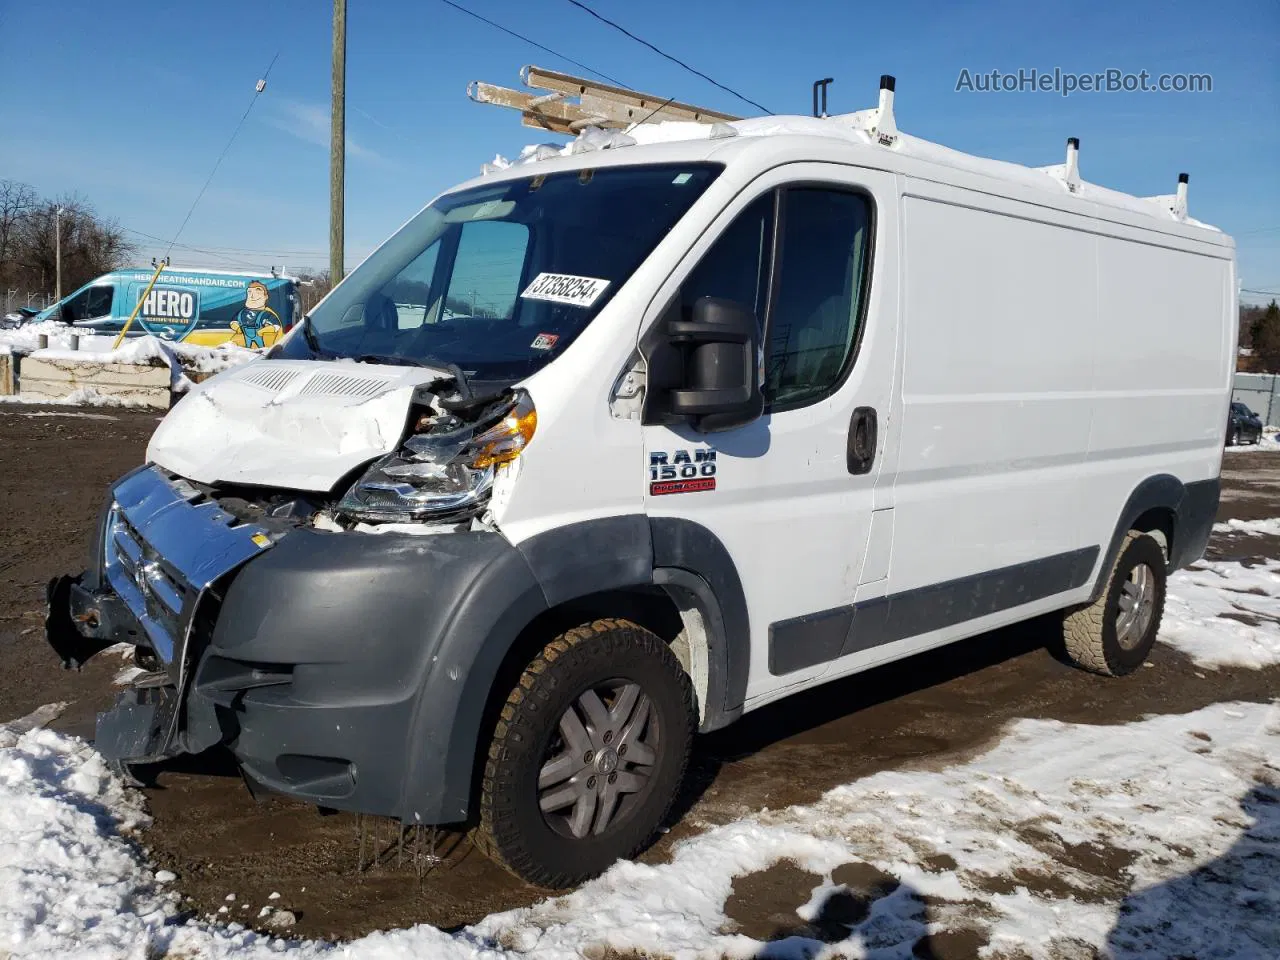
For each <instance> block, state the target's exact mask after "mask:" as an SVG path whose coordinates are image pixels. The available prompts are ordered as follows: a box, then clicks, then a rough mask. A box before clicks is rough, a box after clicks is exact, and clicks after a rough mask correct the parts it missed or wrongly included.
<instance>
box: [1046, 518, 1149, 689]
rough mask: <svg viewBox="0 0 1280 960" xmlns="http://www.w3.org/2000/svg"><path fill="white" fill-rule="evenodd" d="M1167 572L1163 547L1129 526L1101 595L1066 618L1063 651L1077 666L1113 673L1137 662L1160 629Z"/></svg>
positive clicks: (1128, 668)
mask: <svg viewBox="0 0 1280 960" xmlns="http://www.w3.org/2000/svg"><path fill="white" fill-rule="evenodd" d="M1165 570H1166V563H1165V558H1164V551H1163V550H1162V549H1161V548H1160V544H1158V543H1157V542H1156V541H1155V538H1154V537H1151V536H1150V535H1148V534H1145V533H1141V532H1139V531H1137V530H1130V531H1129V533H1128V534H1126V535H1125V539H1124V543H1122V544H1121V545H1120V553H1119V555H1118V556H1117V557H1116V562H1115V565H1114V566H1113V567H1112V568H1111V575H1110V577H1108V578H1107V585H1106V588H1105V589H1104V590H1103V591H1102V595H1101V596H1100V597H1098V599H1097V600H1096V601H1094V602H1093V603H1091V604H1090V605H1089V606H1087V607H1081V608H1080V609H1078V610H1075V611H1073V612H1071V613H1070V614H1068V615H1067V617H1066V619H1065V620H1064V622H1063V630H1062V636H1063V642H1064V644H1065V646H1066V650H1067V655H1068V656H1069V657H1070V658H1071V659H1072V660H1073V661H1074V662H1075V663H1076V664H1077V665H1078V666H1081V667H1083V668H1084V669H1086V670H1090V671H1092V672H1094V673H1101V674H1104V675H1106V676H1111V677H1119V676H1123V675H1124V674H1126V673H1129V672H1130V671H1132V670H1135V669H1137V668H1138V667H1139V666H1141V664H1142V662H1143V661H1144V660H1146V659H1147V655H1148V654H1149V653H1150V652H1151V648H1152V646H1154V645H1155V642H1156V633H1157V632H1158V631H1159V630H1160V618H1161V616H1162V615H1163V614H1164V593H1165Z"/></svg>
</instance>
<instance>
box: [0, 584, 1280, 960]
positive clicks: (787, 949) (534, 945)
mask: <svg viewBox="0 0 1280 960" xmlns="http://www.w3.org/2000/svg"><path fill="white" fill-rule="evenodd" d="M1277 594H1280V564H1277V563H1274V562H1273V563H1268V564H1266V565H1264V566H1255V567H1251V568H1246V567H1243V566H1242V565H1240V564H1235V563H1225V562H1224V563H1217V562H1210V563H1202V564H1199V565H1198V566H1197V568H1195V569H1193V570H1191V571H1185V572H1183V573H1179V574H1178V575H1177V576H1176V577H1175V578H1173V580H1172V581H1171V583H1170V587H1169V599H1168V607H1167V612H1166V617H1165V626H1164V628H1163V630H1162V637H1163V639H1164V640H1165V642H1168V643H1170V644H1172V645H1173V646H1175V647H1177V648H1178V649H1181V650H1184V651H1186V652H1187V653H1189V654H1190V655H1191V656H1193V657H1195V658H1196V659H1197V660H1199V661H1200V662H1202V663H1205V664H1207V665H1217V664H1228V663H1239V664H1247V665H1252V666H1260V665H1262V664H1264V663H1276V662H1280V630H1277V627H1276V620H1275V616H1276V614H1277V612H1280V610H1278V609H1277V604H1280V601H1278V600H1277V599H1276V596H1277ZM1224 614H1229V615H1233V616H1236V617H1244V618H1246V619H1249V620H1252V621H1256V622H1245V620H1241V619H1230V618H1229V617H1227V618H1224ZM59 709H60V705H51V706H50V707H48V708H43V712H39V711H38V712H37V713H36V714H33V715H32V716H30V717H27V718H24V719H23V720H21V721H17V722H16V723H10V724H7V725H0V956H5V954H6V951H7V952H8V953H10V954H12V955H13V956H14V957H27V956H49V957H53V956H59V957H61V956H77V957H119V956H126V957H138V958H140V960H141V958H144V957H151V956H164V955H166V954H167V955H170V956H181V957H184V958H188V957H190V958H197V957H212V958H255V960H256V958H260V957H261V958H265V957H270V956H277V955H279V954H280V953H283V952H288V953H289V954H290V955H293V956H303V957H307V956H316V955H320V954H326V955H329V956H343V957H354V958H374V960H393V958H409V957H422V956H430V957H439V958H445V960H450V958H457V960H462V958H468V960H470V958H479V957H485V958H493V960H498V958H516V957H536V958H539V960H543V958H546V960H559V958H567V957H579V956H590V957H597V958H598V957H600V956H602V955H604V954H605V953H606V952H607V950H609V949H613V950H617V951H624V952H625V951H634V952H637V953H645V954H651V955H660V956H672V957H676V958H694V957H699V958H702V957H706V958H711V957H720V956H726V957H733V958H747V957H755V956H767V957H779V958H791V957H796V958H799V957H815V956H818V957H822V958H825V957H834V956H842V957H865V956H876V957H886V958H887V957H891V956H892V957H903V958H905V957H907V956H909V955H910V954H911V952H912V949H913V946H915V947H918V946H919V943H920V941H921V939H922V938H924V937H934V938H937V937H943V936H946V935H948V934H952V935H959V934H961V933H963V932H965V931H974V932H976V934H977V935H978V936H979V938H980V939H981V940H986V941H988V942H989V943H990V948H991V951H992V955H996V956H1004V957H1011V956H1019V957H1031V958H1036V960H1040V958H1044V960H1050V958H1054V960H1058V958H1063V957H1068V956H1077V955H1091V954H1089V953H1088V951H1089V950H1092V949H1096V950H1101V951H1104V952H1105V953H1107V954H1109V955H1114V956H1123V957H1125V958H1127V960H1167V958H1169V957H1173V956H1179V955H1184V956H1196V957H1200V958H1209V957H1219V958H1232V960H1245V958H1255V957H1259V958H1260V957H1275V956H1280V882H1278V880H1280V706H1278V705H1277V704H1274V703H1273V704H1252V703H1233V704H1215V705H1213V706H1210V707H1207V708H1205V709H1203V710H1199V711H1197V712H1195V713H1191V714H1187V715H1171V716H1160V717H1153V718H1149V719H1146V720H1142V721H1139V722H1136V723H1131V724H1127V725H1120V726H1091V725H1081V724H1066V723H1060V722H1057V721H1050V720H1020V721H1017V722H1015V723H1013V724H1011V725H1010V726H1009V727H1008V728H1006V730H1005V732H1004V734H1003V736H1002V738H1001V739H1000V741H999V742H998V743H996V744H995V745H994V746H993V747H992V748H991V749H990V750H989V751H988V752H986V753H985V754H983V755H981V756H978V757H976V758H973V759H970V760H967V761H964V762H957V763H955V764H953V765H951V766H948V767H944V768H942V769H936V770H928V769H916V770H896V771H886V772H881V773H878V774H875V775H873V776H870V777H866V778H864V779H862V780H858V781H855V782H853V783H850V784H847V785H845V786H842V787H838V788H836V789H835V790H832V791H830V792H829V793H827V794H826V795H825V796H824V797H823V798H822V799H821V800H819V801H818V802H817V803H816V804H812V805H809V806H796V807H791V808H787V809H784V810H778V811H770V810H764V811H761V812H760V813H758V814H756V815H754V816H750V817H746V818H744V819H741V820H738V821H735V822H733V823H730V824H727V825H723V826H717V827H711V828H708V829H706V830H705V831H704V832H702V833H701V834H699V835H697V836H694V837H691V838H690V839H688V840H685V841H683V842H681V843H679V844H677V845H676V846H675V847H674V848H673V849H672V855H671V860H670V862H668V863H663V864H655V865H647V864H639V863H619V864H617V865H616V866H615V867H614V868H613V869H611V870H610V871H609V872H608V873H606V874H605V875H604V876H603V877H601V878H599V879H598V880H595V881H592V882H590V883H587V884H585V885H584V886H582V887H581V888H580V889H578V890H576V891H574V892H572V893H570V894H568V895H566V896H563V897H557V898H553V899H548V900H546V901H543V902H541V903H538V904H535V905H534V906H532V907H528V908H524V909H519V910H512V911H508V912H505V913H500V914H494V915H491V916H489V917H487V918H485V919H484V920H483V921H481V922H480V923H478V924H476V925H475V926H473V927H469V928H466V929H464V930H462V931H459V932H457V933H452V934H447V933H444V932H442V931H440V930H437V929H435V928H433V927H429V926H425V925H423V926H417V927H413V928H410V929H407V930H398V931H389V932H382V933H376V934H373V935H371V936H368V937H365V938H363V939H361V940H357V941H354V942H352V943H350V944H346V945H344V946H342V947H337V948H335V947H332V946H330V945H328V944H324V943H320V942H299V941H284V940H279V939H274V938H270V937H266V936H263V935H259V934H256V933H253V932H252V931H248V930H246V929H244V928H243V927H242V926H240V925H237V924H228V925H220V924H216V923H210V922H203V921H195V920H187V919H183V918H181V917H180V916H179V910H178V903H177V899H176V894H174V893H172V892H170V889H171V882H172V879H173V878H171V877H168V876H165V877H163V878H161V877H160V876H159V875H157V874H154V873H153V872H152V869H151V867H150V866H149V865H148V863H147V862H146V859H145V857H144V856H143V854H142V853H141V851H140V848H139V845H138V842H137V834H138V831H139V830H140V829H142V828H143V827H145V825H146V816H145V813H144V811H143V809H142V803H141V799H140V796H139V795H137V794H135V793H132V792H130V791H129V790H127V789H126V788H125V787H124V785H123V784H122V782H121V781H120V779H119V778H117V777H116V776H115V775H114V774H113V773H112V772H111V771H110V770H109V769H108V767H107V765H106V764H105V763H104V761H103V760H102V758H101V757H100V756H99V755H98V754H97V753H95V752H94V751H93V750H92V748H91V747H89V746H87V745H86V744H84V743H83V742H82V741H80V740H77V739H75V738H70V737H66V736H63V735H60V734H56V733H53V732H50V731H48V730H43V729H40V725H41V724H42V723H45V722H48V720H49V719H50V718H51V716H52V715H55V714H56V712H57V711H58V710H59ZM783 859H790V860H794V861H795V862H796V863H798V864H799V865H800V866H801V867H803V868H805V869H807V870H810V871H812V872H813V873H815V874H817V875H818V876H819V877H821V878H822V882H820V883H819V884H818V885H817V886H816V887H815V888H814V889H813V890H798V891H796V903H795V907H796V910H797V925H799V924H800V921H801V918H802V916H803V917H805V918H811V917H812V916H813V915H814V913H815V912H818V911H819V909H820V905H821V904H822V903H823V902H824V901H825V900H826V898H827V897H830V896H831V895H833V894H837V895H845V896H849V895H861V893H862V892H861V891H848V892H847V893H846V892H845V890H844V888H842V887H840V886H839V884H837V883H835V882H833V873H835V874H836V875H843V874H840V873H839V870H840V868H841V867H844V866H845V865H848V864H854V865H861V866H862V867H863V868H864V869H872V868H874V869H875V870H878V871H882V872H883V873H884V874H887V875H889V876H890V877H892V878H893V880H894V881H896V882H897V884H898V886H897V887H896V888H894V889H885V890H882V891H880V892H879V893H877V894H874V895H872V899H873V901H874V902H872V903H871V904H870V909H869V913H868V914H867V915H866V917H865V919H863V920H861V921H860V922H857V923H856V924H855V925H853V926H851V927H848V928H847V932H848V936H847V937H846V938H845V939H843V940H840V942H838V943H834V944H831V945H827V946H824V945H822V944H821V943H819V942H818V941H816V940H810V939H805V938H803V937H793V938H790V939H787V940H783V941H780V942H777V943H774V944H770V945H769V946H768V947H765V948H762V947H761V945H760V944H759V943H758V942H756V941H754V940H752V939H750V938H748V937H746V936H744V935H742V934H738V933H735V932H733V930H732V928H731V926H730V925H729V922H728V919H727V917H726V915H725V910H724V907H725V902H726V900H727V898H728V897H729V896H730V894H731V892H732V889H733V883H734V878H735V877H740V876H743V875H745V874H748V873H753V872H756V871H760V870H764V869H767V868H768V867H770V866H771V865H772V864H774V863H776V862H778V861H779V860H783ZM846 869H848V868H847V867H846ZM841 929H842V930H844V929H845V928H841Z"/></svg>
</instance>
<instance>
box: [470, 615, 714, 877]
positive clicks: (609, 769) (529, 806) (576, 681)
mask: <svg viewBox="0 0 1280 960" xmlns="http://www.w3.org/2000/svg"><path fill="white" fill-rule="evenodd" d="M694 723H695V721H694V706H693V689H692V687H691V685H690V683H689V678H688V677H687V676H686V674H685V672H684V670H683V669H682V668H681V666H680V663H679V661H678V660H676V658H675V655H674V654H673V653H672V652H671V650H670V648H669V647H668V646H667V645H666V644H665V643H663V642H662V640H661V639H659V638H658V637H657V636H655V635H654V634H652V633H650V632H649V631H648V630H645V629H643V628H642V627H639V626H636V625H635V624H633V623H630V622H628V621H625V620H597V621H595V622H594V623H590V624H587V625H585V626H582V627H577V628H575V629H573V630H570V631H568V632H567V633H565V634H562V635H561V636H559V637H557V638H556V639H555V640H553V641H552V642H551V643H549V644H547V646H546V647H544V648H543V650H542V652H541V653H540V654H538V656H537V657H535V658H534V660H533V662H532V663H530V664H529V666H528V667H527V668H526V669H525V671H524V674H523V676H521V678H520V682H519V683H518V684H517V685H516V687H515V689H514V690H512V691H511V694H510V696H508V697H507V702H506V704H505V705H504V706H503V708H502V713H501V716H500V718H499V721H498V724H497V727H496V729H495V731H494V736H493V742H492V744H491V746H490V748H489V757H488V762H487V763H486V764H485V772H484V782H483V785H482V788H481V799H480V825H479V827H478V828H477V829H476V833H475V841H476V844H477V846H479V847H480V848H481V849H483V850H484V851H485V853H487V854H488V855H489V856H490V857H492V858H493V859H494V860H496V861H497V862H498V863H500V864H502V865H503V866H504V867H506V868H507V869H508V870H510V871H511V872H512V873H514V874H516V875H517V876H519V877H521V878H522V879H524V880H528V881H529V882H531V883H536V884H539V885H542V886H547V887H565V886H570V885H572V884H575V883H579V882H581V881H582V880H586V879H588V878H589V877H593V876H595V875H596V874H599V873H601V872H603V871H604V870H605V869H607V868H608V867H609V866H610V865H612V864H613V863H614V862H615V861H616V860H618V859H622V858H629V857H632V856H635V855H636V854H637V853H639V852H640V851H641V850H643V849H644V848H645V847H646V846H648V845H649V843H651V842H652V840H653V839H654V837H655V836H656V834H657V831H658V829H659V828H660V827H661V826H662V823H663V821H664V820H665V819H666V817H667V815H668V814H669V813H670V811H671V806H672V804H673V803H674V802H675V798H676V794H677V792H678V791H679V788H680V784H681V781H682V780H683V778H684V771H685V767H686V765H687V764H688V761H689V752H690V748H691V744H692V738H693V730H694Z"/></svg>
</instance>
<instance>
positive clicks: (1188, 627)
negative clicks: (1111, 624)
mask: <svg viewBox="0 0 1280 960" xmlns="http://www.w3.org/2000/svg"><path fill="white" fill-rule="evenodd" d="M1261 522H1263V523H1267V524H1274V523H1277V522H1278V521H1276V520H1266V521H1261ZM1160 640H1161V642H1162V643H1167V644H1169V645H1170V646H1172V647H1175V648H1177V649H1178V650H1180V651H1182V652H1183V653H1185V654H1186V655H1187V656H1189V657H1191V659H1193V660H1194V661H1195V662H1196V663H1198V664H1200V665H1201V666H1203V667H1210V668H1217V667H1228V666H1237V667H1252V668H1255V669H1257V668H1260V667H1267V666H1272V665H1274V664H1278V663H1280V561H1276V560H1266V561H1264V562H1261V563H1254V564H1252V565H1251V566H1247V567H1246V566H1245V565H1244V564H1241V563H1236V562H1234V561H1216V560H1201V561H1200V562H1199V563H1197V564H1195V565H1194V566H1193V567H1190V568H1189V569H1186V570H1179V571H1178V572H1177V573H1175V574H1174V575H1173V576H1171V577H1170V578H1169V589H1168V595H1167V596H1166V598H1165V609H1164V622H1163V623H1162V624H1161V627H1160Z"/></svg>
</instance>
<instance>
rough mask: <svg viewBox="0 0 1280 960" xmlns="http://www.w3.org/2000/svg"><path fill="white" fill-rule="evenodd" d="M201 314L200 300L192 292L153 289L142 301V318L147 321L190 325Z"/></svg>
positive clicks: (171, 288)
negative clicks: (168, 321) (169, 321)
mask: <svg viewBox="0 0 1280 960" xmlns="http://www.w3.org/2000/svg"><path fill="white" fill-rule="evenodd" d="M199 312H200V298H199V295H198V294H196V293H195V292H194V291H192V290H182V289H180V288H178V287H152V288H151V292H150V293H148V294H147V297H146V299H145V300H143V301H142V311H141V313H142V316H143V318H144V319H147V320H173V321H177V322H179V323H189V322H190V321H191V319H192V318H193V317H194V316H195V315H196V314H197V313H199Z"/></svg>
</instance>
